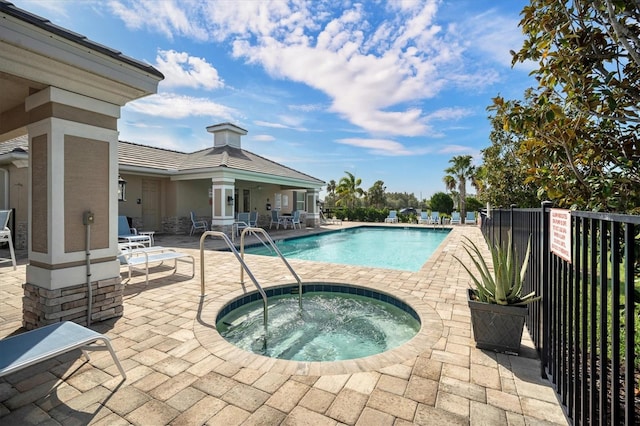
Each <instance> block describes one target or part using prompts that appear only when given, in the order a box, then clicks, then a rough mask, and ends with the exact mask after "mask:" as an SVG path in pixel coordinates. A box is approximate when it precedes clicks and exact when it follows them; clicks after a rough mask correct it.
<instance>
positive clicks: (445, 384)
mask: <svg viewBox="0 0 640 426" xmlns="http://www.w3.org/2000/svg"><path fill="white" fill-rule="evenodd" d="M349 225H350V224H349V223H348V222H345V225H344V226H345V227H346V226H349ZM389 226H402V224H400V225H389ZM330 228H334V229H335V228H337V227H336V226H331V227H330ZM287 232H291V231H290V230H289V231H284V232H281V233H280V235H285V234H286V233H287ZM296 232H298V233H308V232H309V231H308V230H305V229H303V230H301V231H296ZM462 235H467V236H469V237H470V238H472V239H473V240H475V241H481V240H482V235H481V233H480V231H479V229H478V228H476V227H471V226H469V227H464V226H457V227H454V228H453V230H452V232H451V233H450V234H449V236H448V237H447V239H446V240H445V241H444V243H443V244H442V245H441V247H440V248H439V249H438V251H437V252H436V253H435V254H434V256H433V257H432V258H431V259H430V260H429V261H428V262H427V263H426V264H425V265H424V267H423V268H422V269H421V270H420V271H419V272H416V273H412V272H402V271H392V270H387V269H380V268H364V267H355V266H340V265H327V264H321V263H317V262H306V261H296V260H291V261H290V262H291V264H292V266H293V268H294V269H295V270H296V272H297V273H298V274H299V275H300V276H301V278H302V280H303V282H305V281H307V282H308V281H316V282H339V283H352V284H358V285H367V286H371V287H374V288H377V289H381V290H383V291H386V292H388V293H390V294H393V295H394V296H396V297H398V298H400V299H403V300H406V301H408V302H409V303H411V304H412V305H418V309H417V310H419V313H420V315H421V316H422V317H423V319H424V318H427V319H428V321H429V322H430V324H431V325H432V327H430V330H423V331H422V332H421V333H423V335H422V336H421V337H420V339H422V340H420V339H417V340H414V341H412V342H409V343H408V344H406V345H404V346H402V347H401V348H400V349H399V350H396V351H392V352H391V353H388V354H383V355H378V356H375V357H371V358H370V359H363V360H356V361H345V362H342V363H327V364H330V365H329V367H327V366H326V365H318V364H319V363H302V364H301V363H295V362H286V361H276V360H271V359H269V358H264V357H258V356H256V355H249V354H247V355H246V356H244V355H243V356H237V352H234V350H233V349H230V345H229V344H228V343H226V342H224V341H223V342H222V343H220V342H219V341H218V337H217V333H216V332H215V330H213V329H212V328H211V325H210V321H211V318H214V319H215V315H216V312H217V307H218V306H221V305H222V303H223V302H224V301H225V300H230V298H231V297H232V296H233V295H237V294H240V293H241V292H242V286H241V285H240V284H239V266H238V263H237V261H235V259H234V258H233V255H232V254H231V253H228V252H226V253H225V252H217V251H212V250H206V255H205V276H206V277H207V279H206V296H205V297H204V298H201V297H200V272H199V271H200V268H199V250H198V248H197V247H198V242H199V240H198V238H197V237H195V236H194V237H162V236H160V237H158V238H157V241H156V244H158V245H164V246H174V247H181V251H189V252H192V253H193V254H194V256H196V259H197V263H198V265H197V267H196V271H197V273H196V276H195V277H194V278H193V279H186V278H185V277H181V276H180V275H169V274H167V271H166V269H165V270H163V269H162V268H159V269H156V270H155V271H154V272H152V274H151V275H150V277H149V278H150V279H149V285H148V286H145V284H144V276H142V275H135V276H134V278H133V279H132V281H131V282H130V283H128V285H127V287H126V288H125V296H124V316H123V317H121V318H118V319H114V320H109V321H105V322H102V323H96V324H93V325H92V327H91V328H93V329H95V330H97V331H100V332H103V333H105V334H107V335H108V336H109V337H110V338H111V339H112V343H113V345H114V347H115V348H116V351H117V354H118V357H119V358H120V360H121V362H122V364H123V366H124V368H125V369H126V371H127V380H126V381H125V382H122V381H121V377H120V376H119V374H118V370H117V368H116V367H115V366H114V365H113V362H112V360H111V357H110V356H109V354H108V353H93V354H92V357H91V362H85V361H84V358H81V357H80V352H79V351H78V352H77V353H71V354H68V355H65V356H61V357H58V358H57V359H54V360H51V361H48V362H43V363H41V364H38V365H36V366H33V367H30V368H28V369H25V370H22V371H20V372H17V373H14V374H12V375H9V376H6V377H4V378H2V379H0V424H7V425H18V424H20V425H24V424H38V425H40V424H46V425H58V424H64V425H74V424H95V425H109V426H111V425H126V424H135V425H164V424H172V425H201V424H210V425H224V426H231V425H236V424H242V425H253V424H255V425H271V424H285V425H338V424H347V425H398V426H399V425H406V424H421V425H445V424H446V425H449V424H460V425H544V424H567V421H566V419H565V417H564V415H563V412H562V410H561V408H560V405H559V404H558V402H557V400H556V397H555V393H554V391H553V390H552V389H551V387H550V386H549V384H548V383H547V382H546V381H544V380H542V379H541V378H540V374H539V371H540V364H539V361H538V360H537V359H536V355H535V351H534V350H533V349H532V345H531V342H530V340H528V337H527V336H525V338H524V341H523V346H524V347H523V349H522V351H521V354H520V356H510V355H504V354H495V353H492V352H486V351H481V350H478V349H476V348H475V346H474V344H473V340H472V338H471V325H470V320H469V310H468V307H467V305H466V296H465V292H466V288H467V286H468V281H469V280H468V278H467V276H466V272H464V270H463V269H462V268H461V267H460V266H459V265H458V263H457V262H456V261H455V260H454V259H453V257H452V256H453V255H454V254H457V255H459V256H463V254H464V252H463V250H462V247H461V236H462ZM219 244H220V243H219V242H213V241H208V242H207V247H209V248H210V247H212V246H216V245H219ZM247 261H248V263H249V266H250V267H251V269H252V271H253V272H254V274H255V275H256V277H258V279H259V280H260V282H261V283H262V284H263V285H264V286H266V287H268V286H272V285H279V284H285V283H293V282H294V281H293V279H292V277H291V276H290V274H289V271H288V270H287V269H286V268H285V267H284V265H283V264H282V263H281V262H280V261H279V260H278V259H276V258H268V257H260V256H247ZM21 263H22V265H21V266H19V267H18V270H17V271H15V272H14V271H13V270H11V268H8V267H6V268H5V267H3V268H0V337H5V336H7V335H10V334H12V333H14V332H16V331H17V330H18V329H19V328H20V326H21V317H22V313H21V310H22V302H21V297H22V288H21V285H22V283H23V282H24V279H25V266H24V263H25V260H24V259H23V261H22V262H21ZM183 266H184V265H183ZM250 285H251V283H250V282H249V283H248V284H247V285H246V286H247V287H248V289H249V290H251V288H249V287H250ZM424 328H425V327H423V329H424ZM525 334H526V331H525ZM416 341H417V342H419V343H416ZM245 354H246V353H245Z"/></svg>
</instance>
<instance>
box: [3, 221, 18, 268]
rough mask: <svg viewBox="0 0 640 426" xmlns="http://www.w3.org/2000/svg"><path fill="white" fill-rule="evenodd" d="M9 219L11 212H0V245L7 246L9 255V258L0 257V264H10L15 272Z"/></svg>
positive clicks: (14, 255) (14, 253) (14, 256)
mask: <svg viewBox="0 0 640 426" xmlns="http://www.w3.org/2000/svg"><path fill="white" fill-rule="evenodd" d="M9 217H11V210H0V243H7V244H8V245H9V255H10V256H11V257H8V258H4V257H0V263H4V262H11V263H12V264H13V270H14V271H15V270H16V252H15V251H14V250H13V240H12V239H11V229H9V226H8V225H9Z"/></svg>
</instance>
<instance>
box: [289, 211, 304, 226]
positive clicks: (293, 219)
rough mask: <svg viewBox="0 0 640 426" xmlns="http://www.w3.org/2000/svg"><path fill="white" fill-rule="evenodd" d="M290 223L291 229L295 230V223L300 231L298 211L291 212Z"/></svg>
mask: <svg viewBox="0 0 640 426" xmlns="http://www.w3.org/2000/svg"><path fill="white" fill-rule="evenodd" d="M290 223H291V227H292V228H293V229H296V223H297V224H298V229H302V224H301V223H300V210H296V211H294V212H293V216H291V219H290Z"/></svg>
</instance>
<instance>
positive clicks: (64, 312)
mask: <svg viewBox="0 0 640 426" xmlns="http://www.w3.org/2000/svg"><path fill="white" fill-rule="evenodd" d="M22 288H23V289H24V297H23V298H22V326H23V327H24V328H26V329H27V330H32V329H34V328H39V327H42V326H45V325H49V324H53V323H56V322H61V321H73V322H75V323H78V324H80V325H85V326H86V325H87V301H88V294H87V293H88V292H87V285H86V284H81V285H77V286H73V287H66V288H62V289H58V290H47V289H45V288H42V287H38V286H36V285H33V284H29V283H25V284H23V285H22ZM123 289H124V285H122V283H121V279H120V277H116V278H110V279H107V280H102V281H95V282H92V283H91V292H92V306H91V323H93V322H98V321H104V320H107V319H110V318H115V317H121V316H122V314H123V311H124V307H123V305H122V293H123Z"/></svg>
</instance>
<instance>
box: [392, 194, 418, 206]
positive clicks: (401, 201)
mask: <svg viewBox="0 0 640 426" xmlns="http://www.w3.org/2000/svg"><path fill="white" fill-rule="evenodd" d="M386 198H387V206H388V207H389V208H390V209H392V210H399V209H402V208H404V207H418V206H419V205H420V202H419V201H418V199H417V198H416V196H415V195H414V194H413V193H411V194H409V193H407V192H389V193H387V194H386Z"/></svg>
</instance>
